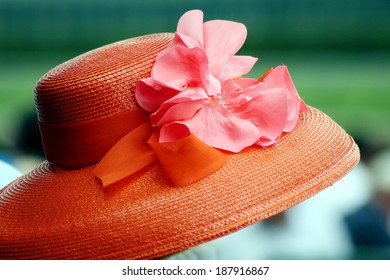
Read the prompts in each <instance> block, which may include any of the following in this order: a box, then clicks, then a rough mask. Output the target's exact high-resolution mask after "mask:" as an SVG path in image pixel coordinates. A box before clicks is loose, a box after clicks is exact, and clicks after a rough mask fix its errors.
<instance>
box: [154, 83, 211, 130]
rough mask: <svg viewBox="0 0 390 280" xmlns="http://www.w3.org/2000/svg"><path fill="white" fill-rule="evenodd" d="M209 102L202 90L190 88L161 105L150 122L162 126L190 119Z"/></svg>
mask: <svg viewBox="0 0 390 280" xmlns="http://www.w3.org/2000/svg"><path fill="white" fill-rule="evenodd" d="M207 101H208V96H207V94H206V93H205V92H204V91H203V90H202V89H199V88H190V89H188V90H187V91H184V92H180V93H179V94H177V95H175V96H173V97H172V98H171V99H169V100H167V101H165V102H164V103H163V104H161V106H160V107H159V109H158V110H157V111H156V112H155V113H153V114H152V115H151V116H150V120H151V122H152V125H154V126H160V125H163V124H167V123H170V122H173V121H177V120H185V119H189V118H192V117H193V115H194V114H195V113H196V112H197V111H198V110H199V109H200V108H201V107H202V106H203V104H204V102H207Z"/></svg>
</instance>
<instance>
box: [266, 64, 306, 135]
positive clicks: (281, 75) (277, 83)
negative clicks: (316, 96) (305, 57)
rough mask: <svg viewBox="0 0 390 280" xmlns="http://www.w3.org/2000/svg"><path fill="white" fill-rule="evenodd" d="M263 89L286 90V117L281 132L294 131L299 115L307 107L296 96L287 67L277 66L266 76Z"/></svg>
mask: <svg viewBox="0 0 390 280" xmlns="http://www.w3.org/2000/svg"><path fill="white" fill-rule="evenodd" d="M264 87H265V88H276V87H280V88H285V89H287V95H286V97H287V107H288V116H287V121H286V125H285V127H284V129H283V131H284V132H290V131H291V130H293V129H294V127H295V125H296V123H297V119H298V115H299V113H300V112H303V111H305V110H306V109H307V107H306V105H305V104H304V102H303V101H302V99H301V98H300V97H299V95H298V92H297V90H296V88H295V86H294V83H293V82H292V79H291V77H290V74H289V72H288V69H287V66H284V65H282V66H278V67H276V68H275V69H274V70H273V71H272V72H271V73H270V74H268V76H267V77H265V79H264Z"/></svg>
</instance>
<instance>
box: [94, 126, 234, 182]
mask: <svg viewBox="0 0 390 280" xmlns="http://www.w3.org/2000/svg"><path fill="white" fill-rule="evenodd" d="M157 159H158V160H159V161H160V163H161V165H162V167H163V169H164V170H165V172H166V174H167V175H168V177H169V178H170V179H171V181H172V182H173V184H174V185H177V186H182V185H188V184H191V183H194V182H196V181H199V180H201V179H203V178H204V177H206V176H208V175H211V174H212V173H214V172H216V171H217V170H218V169H219V168H220V167H222V166H223V165H224V164H225V163H226V161H227V159H228V154H227V153H224V152H222V151H220V150H217V149H215V148H213V147H210V146H208V145H206V144H205V143H203V142H202V141H200V140H199V139H198V138H197V137H195V136H194V135H190V136H188V137H186V138H184V139H181V140H178V141H173V142H166V143H159V142H158V135H157V132H154V129H153V127H152V126H151V125H150V124H149V123H145V124H143V125H140V126H139V127H137V128H135V129H134V130H132V131H131V132H129V133H128V134H127V135H125V136H124V137H123V138H122V139H121V140H120V141H119V142H117V143H116V144H115V145H114V146H113V147H112V148H111V150H110V151H108V153H107V154H106V155H105V156H104V157H103V158H102V160H101V161H100V163H99V164H98V165H97V167H96V168H95V170H94V173H95V175H96V176H97V177H98V178H100V180H101V181H102V184H103V186H104V187H107V186H109V185H111V184H113V183H115V182H118V181H120V180H122V179H124V178H126V177H128V176H130V175H131V174H134V173H135V172H137V171H138V170H140V169H142V168H143V167H145V166H147V165H148V164H150V163H152V162H154V161H155V160H157Z"/></svg>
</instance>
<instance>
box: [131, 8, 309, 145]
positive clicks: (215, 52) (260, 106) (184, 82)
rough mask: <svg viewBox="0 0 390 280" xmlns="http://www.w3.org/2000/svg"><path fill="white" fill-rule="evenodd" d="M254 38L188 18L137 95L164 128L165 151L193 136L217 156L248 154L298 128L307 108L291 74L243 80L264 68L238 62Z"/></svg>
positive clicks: (198, 16) (227, 24)
mask: <svg viewBox="0 0 390 280" xmlns="http://www.w3.org/2000/svg"><path fill="white" fill-rule="evenodd" d="M246 35H247V31H246V28H245V26H244V25H243V24H241V23H236V22H232V21H224V20H213V21H208V22H205V23H203V13H202V12H201V11H199V10H192V11H189V12H187V13H185V14H184V15H183V16H182V17H181V18H180V20H179V23H178V26H177V32H176V33H175V38H174V40H173V42H172V44H171V45H170V46H169V47H168V48H166V49H165V50H164V51H162V52H161V53H160V54H159V55H158V56H157V58H156V61H155V63H154V65H153V68H152V71H151V76H150V77H148V78H145V79H142V80H140V81H138V82H137V84H136V90H135V97H136V99H137V102H138V103H139V104H140V105H141V107H142V108H144V109H145V110H147V111H149V112H150V113H151V115H150V120H151V123H152V125H153V126H155V127H160V135H159V141H160V142H161V143H163V142H169V141H176V140H180V139H182V138H184V137H187V136H189V135H190V134H193V135H195V136H196V137H197V138H199V139H200V140H201V141H203V142H204V143H206V144H207V145H209V146H212V147H214V148H218V149H222V150H226V151H230V152H240V151H241V150H243V149H244V148H246V147H249V146H251V145H253V144H257V145H260V146H267V145H271V144H273V143H275V142H277V140H278V139H279V137H280V136H281V134H282V133H283V132H290V131H291V130H292V129H293V128H294V127H295V125H296V122H297V119H298V115H299V113H300V112H302V111H305V110H306V105H305V104H304V103H303V101H302V100H301V98H300V97H299V95H298V92H297V90H296V89H295V86H294V84H293V82H292V80H291V77H290V75H289V73H288V70H287V67H286V66H278V67H276V68H275V69H273V70H272V71H271V72H270V73H269V74H268V75H266V77H265V78H264V79H262V80H256V79H250V78H242V76H243V75H245V74H247V73H248V72H249V71H250V70H251V69H252V67H253V66H254V64H255V63H256V61H257V58H254V57H251V56H238V55H235V54H236V53H237V51H238V50H239V49H240V48H241V47H242V45H243V44H244V42H245V39H246Z"/></svg>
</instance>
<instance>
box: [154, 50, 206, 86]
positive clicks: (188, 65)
mask: <svg viewBox="0 0 390 280" xmlns="http://www.w3.org/2000/svg"><path fill="white" fill-rule="evenodd" d="M152 78H153V79H154V80H155V81H157V82H158V83H160V84H162V85H165V86H167V87H170V88H172V89H175V90H178V91H184V90H186V89H187V88H188V87H202V88H208V83H209V81H208V79H209V71H208V60H207V57H206V55H205V53H204V52H203V51H202V50H201V49H199V48H193V49H188V48H184V47H176V48H172V49H171V50H170V51H169V52H167V53H166V54H165V55H163V56H161V57H159V59H158V60H157V61H156V62H155V64H154V67H153V69H152Z"/></svg>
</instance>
